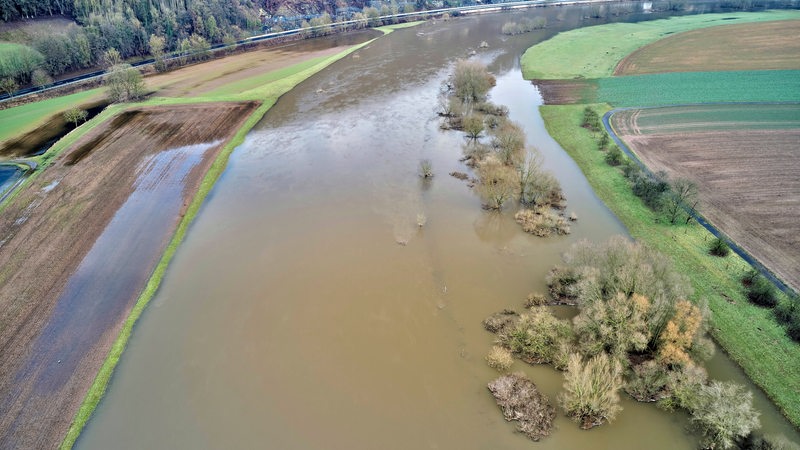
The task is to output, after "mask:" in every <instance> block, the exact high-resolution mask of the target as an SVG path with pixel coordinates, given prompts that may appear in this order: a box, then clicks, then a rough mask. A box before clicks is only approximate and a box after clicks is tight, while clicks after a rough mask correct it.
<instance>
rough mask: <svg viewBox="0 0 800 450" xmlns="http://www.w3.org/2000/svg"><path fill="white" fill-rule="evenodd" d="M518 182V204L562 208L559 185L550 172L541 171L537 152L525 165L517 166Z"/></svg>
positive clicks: (562, 202) (561, 194)
mask: <svg viewBox="0 0 800 450" xmlns="http://www.w3.org/2000/svg"><path fill="white" fill-rule="evenodd" d="M517 171H519V180H520V188H519V189H520V202H521V203H522V204H524V205H532V206H552V207H555V208H561V207H564V206H565V205H564V193H563V191H562V190H561V183H559V182H558V179H557V178H556V177H555V176H554V175H553V173H552V172H550V171H547V170H544V169H542V167H541V157H540V156H539V153H538V151H535V150H534V152H533V156H532V157H531V158H529V159H528V161H527V163H526V164H525V165H518V166H517Z"/></svg>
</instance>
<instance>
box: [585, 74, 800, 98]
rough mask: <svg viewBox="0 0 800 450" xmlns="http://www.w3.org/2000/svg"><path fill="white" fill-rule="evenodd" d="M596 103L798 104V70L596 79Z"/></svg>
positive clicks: (799, 86) (799, 91) (799, 75)
mask: <svg viewBox="0 0 800 450" xmlns="http://www.w3.org/2000/svg"><path fill="white" fill-rule="evenodd" d="M594 82H596V83H597V86H598V89H597V97H598V101H599V102H605V103H610V104H611V105H613V106H616V107H620V106H661V105H673V104H690V103H716V102H800V70H758V71H746V72H679V73H659V74H652V75H634V76H627V77H609V78H601V79H599V80H595V81H594Z"/></svg>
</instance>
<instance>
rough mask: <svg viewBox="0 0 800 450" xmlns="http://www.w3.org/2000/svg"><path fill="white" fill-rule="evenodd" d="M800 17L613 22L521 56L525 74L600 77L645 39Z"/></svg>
mask: <svg viewBox="0 0 800 450" xmlns="http://www.w3.org/2000/svg"><path fill="white" fill-rule="evenodd" d="M791 19H800V11H792V10H784V11H765V12H754V13H750V12H743V13H726V14H704V15H697V16H681V17H672V18H669V19H662V20H654V21H647V22H639V23H613V24H607V25H598V26H594V27H586V28H579V29H575V30H571V31H567V32H564V33H559V34H558V35H556V36H554V37H553V38H551V39H548V40H547V41H544V42H542V43H540V44H538V45H535V46H533V47H531V48H529V49H528V51H526V52H525V54H524V55H523V56H522V60H521V64H522V74H523V76H524V77H525V78H526V79H546V80H557V79H568V78H603V77H609V76H611V75H612V74H613V73H614V68H615V67H616V65H617V63H619V61H620V60H622V58H624V57H625V56H627V55H628V54H630V53H631V52H633V51H634V50H636V49H638V48H639V47H642V46H644V45H646V44H649V43H652V42H655V41H657V40H659V39H661V38H663V37H666V36H669V35H671V34H674V33H680V32H682V31H689V30H694V29H698V28H707V27H713V26H717V25H730V24H736V23H748V22H766V21H773V20H791Z"/></svg>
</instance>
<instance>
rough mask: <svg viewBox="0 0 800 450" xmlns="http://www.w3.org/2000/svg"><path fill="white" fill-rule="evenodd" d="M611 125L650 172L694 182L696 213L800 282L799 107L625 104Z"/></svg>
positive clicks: (785, 276)
mask: <svg viewBox="0 0 800 450" xmlns="http://www.w3.org/2000/svg"><path fill="white" fill-rule="evenodd" d="M715 111H716V112H717V119H716V120H714V116H715V114H714V112H715ZM771 113H774V114H771ZM762 114H763V117H760V116H761V115H762ZM748 116H750V117H754V118H756V119H755V120H751V121H747V120H746V117H748ZM776 116H777V119H778V120H775V121H772V120H764V118H769V117H773V118H775V117H776ZM699 118H702V119H701V120H698V119H699ZM781 119H783V120H781ZM792 119H793V120H792ZM661 123H663V125H661ZM612 124H613V126H614V129H615V131H616V132H617V134H618V135H619V136H620V137H621V138H622V139H623V140H624V141H625V142H626V143H627V144H628V146H629V147H630V148H631V149H632V150H633V151H635V152H636V154H637V155H638V156H639V157H640V158H641V160H642V161H643V162H644V163H645V164H646V165H647V166H648V167H649V168H650V169H651V170H653V171H659V170H665V171H666V172H667V173H668V174H669V175H670V177H671V178H688V179H691V180H693V181H695V182H696V183H697V185H698V187H699V192H700V198H701V201H702V206H701V208H700V212H701V214H703V215H704V216H705V217H706V218H707V219H708V220H709V221H710V222H712V223H713V224H714V225H715V226H716V227H717V228H719V229H721V230H722V231H723V232H724V233H726V234H727V235H728V236H730V237H731V238H732V239H733V240H734V241H736V242H737V243H739V244H740V245H741V246H742V247H743V248H744V249H746V250H747V251H748V252H749V253H750V254H752V255H753V256H755V257H756V258H757V259H759V260H760V261H761V262H762V263H763V264H765V265H766V266H767V267H769V268H771V270H773V271H774V272H775V273H776V274H777V275H778V276H779V277H780V278H782V279H783V280H785V281H786V282H788V283H789V284H790V285H792V286H793V287H794V288H795V289H798V288H800V236H798V233H797V231H798V230H797V224H798V223H800V178H798V177H797V173H798V171H799V170H800V159H798V156H800V155H798V151H800V148H798V146H797V143H798V142H800V106H799V105H775V106H771V105H767V106H743V105H736V106H732V105H726V106H716V107H712V106H702V107H676V108H658V109H644V110H628V111H621V112H619V113H616V114H614V115H613V116H612Z"/></svg>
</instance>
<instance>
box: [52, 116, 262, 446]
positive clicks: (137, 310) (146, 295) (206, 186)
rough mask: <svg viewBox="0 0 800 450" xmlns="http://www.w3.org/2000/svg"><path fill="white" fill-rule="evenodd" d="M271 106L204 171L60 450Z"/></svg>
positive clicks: (87, 413)
mask: <svg viewBox="0 0 800 450" xmlns="http://www.w3.org/2000/svg"><path fill="white" fill-rule="evenodd" d="M271 106H272V105H270V104H261V105H258V107H257V108H255V109H254V110H253V111H252V112H251V113H250V114H249V116H248V117H247V119H246V120H245V121H244V123H242V124H241V125H240V126H239V127H238V128H237V130H236V133H235V135H234V136H233V137H232V138H231V139H230V140H229V141H228V142H226V143H224V145H223V148H222V150H221V151H220V152H219V154H218V155H217V157H216V158H215V159H214V161H213V162H212V164H211V166H210V167H209V169H208V170H207V171H206V173H205V175H204V177H203V179H202V181H201V182H200V185H199V188H198V190H197V192H196V193H195V194H194V195H193V196H192V200H191V203H190V204H189V206H188V208H187V209H186V212H185V213H184V215H183V216H182V218H181V221H180V222H179V223H178V226H177V227H176V229H175V232H174V233H173V235H172V237H171V238H170V240H169V244H168V245H167V246H166V248H165V249H164V251H163V253H162V255H161V257H160V259H159V261H158V264H157V265H156V267H155V269H154V270H153V273H152V275H151V276H150V277H149V279H148V281H147V283H146V285H145V287H144V290H142V291H141V294H140V295H139V297H138V298H137V300H136V303H135V304H134V306H133V308H132V309H131V311H130V313H129V314H128V316H127V317H126V319H125V321H124V323H123V325H122V329H121V330H120V332H119V334H118V335H117V337H116V339H115V340H114V343H113V345H112V347H111V349H110V351H109V353H108V355H107V356H106V359H105V361H104V362H103V365H102V367H101V368H100V370H99V372H98V373H97V376H96V377H95V378H94V381H93V382H92V385H91V387H90V388H89V390H88V392H87V393H86V395H85V396H84V399H83V402H82V403H81V406H80V409H79V410H78V411H77V412H76V414H75V417H74V419H73V420H72V423H71V424H70V427H69V430H68V431H67V434H66V435H65V436H64V439H63V441H62V443H61V445H60V448H66V449H69V448H72V446H73V445H74V444H75V441H76V440H77V439H78V436H80V433H81V431H82V430H83V427H84V426H85V425H86V422H87V421H88V420H89V419H90V418H91V415H92V413H93V412H94V410H95V408H96V407H97V404H98V403H99V402H100V401H101V400H102V398H103V394H104V393H105V391H106V386H107V385H108V383H109V381H110V380H111V377H112V375H113V373H114V368H115V367H116V365H117V362H118V361H119V358H120V357H121V356H122V353H123V352H124V350H125V346H126V344H127V342H128V339H129V338H130V336H131V333H132V332H133V327H134V325H135V324H136V321H137V320H138V319H139V317H140V316H141V315H142V312H143V311H144V309H145V308H146V307H147V304H148V303H149V302H150V300H151V299H152V298H153V296H154V295H155V293H156V291H157V290H158V288H159V286H160V284H161V280H162V279H163V277H164V275H165V273H166V271H167V268H168V266H169V263H170V262H171V261H172V258H173V256H174V255H175V252H176V251H177V249H178V246H180V244H181V242H183V240H184V238H185V236H186V233H187V232H188V230H189V228H190V227H191V225H192V222H193V221H194V219H195V217H196V216H197V215H198V214H199V212H200V210H201V208H202V206H203V204H204V202H205V200H206V197H208V195H209V194H210V193H211V190H212V188H213V186H214V184H215V183H216V181H217V180H218V179H219V177H220V176H221V175H222V173H223V172H224V170H225V167H226V166H227V163H228V159H229V158H230V155H231V153H232V152H233V150H234V149H235V148H236V147H237V146H239V145H240V144H241V143H242V142H243V141H244V137H245V135H246V134H247V132H249V131H250V129H252V127H253V126H255V125H256V124H257V123H258V122H259V121H260V120H261V118H262V117H263V116H264V114H266V112H267V111H268V110H269V108H270V107H271Z"/></svg>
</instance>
